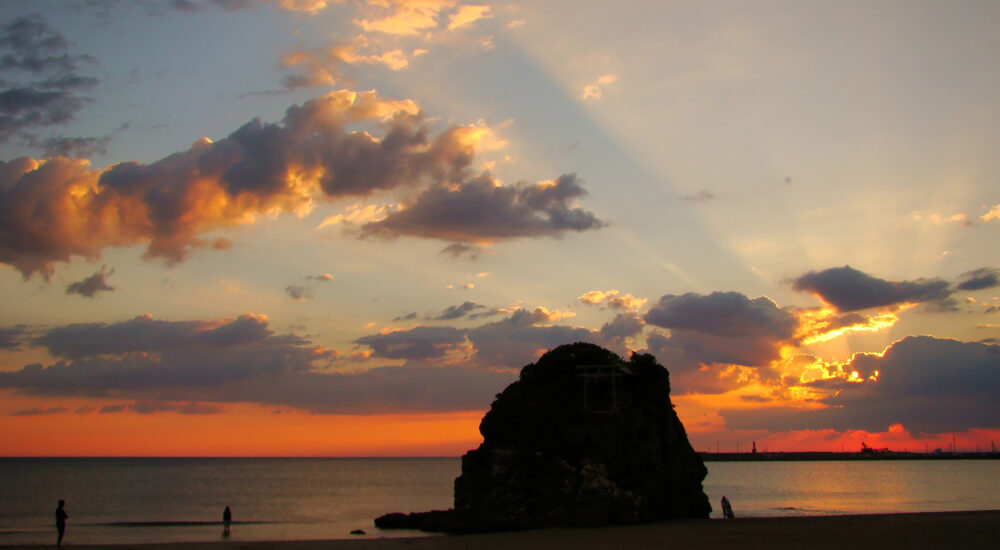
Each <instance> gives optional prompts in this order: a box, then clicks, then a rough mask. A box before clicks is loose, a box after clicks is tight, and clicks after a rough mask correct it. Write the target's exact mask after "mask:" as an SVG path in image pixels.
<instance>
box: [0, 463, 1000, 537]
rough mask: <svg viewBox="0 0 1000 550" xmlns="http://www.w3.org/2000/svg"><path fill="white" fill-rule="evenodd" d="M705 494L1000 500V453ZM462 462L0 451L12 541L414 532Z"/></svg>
mask: <svg viewBox="0 0 1000 550" xmlns="http://www.w3.org/2000/svg"><path fill="white" fill-rule="evenodd" d="M708 468H709V475H708V478H707V479H706V480H705V491H706V493H707V494H708V495H709V498H710V499H711V502H712V506H713V508H714V509H715V512H714V513H713V517H717V516H718V515H719V511H718V508H719V504H718V503H719V499H720V498H721V497H722V495H723V494H725V495H726V496H727V497H728V498H729V500H730V501H731V502H732V504H733V508H734V510H735V512H736V514H737V515H738V516H787V515H817V514H854V513H892V512H918V511H946V510H983V509H1000V461H995V460H990V461H986V460H983V461H974V460H973V461H865V462H711V463H708ZM459 472H460V461H459V459H457V458H428V459H420V458H416V459H393V458H388V459H385V458H366V459H354V458H351V459H348V458H334V459H221V458H220V459H175V458H172V459H148V458H138V459H134V458H118V459H107V458H99V459H13V458H8V459H0V487H2V491H0V546H2V545H8V544H26V543H27V544H52V543H53V542H54V539H55V528H54V526H53V519H52V518H53V512H54V510H55V505H56V502H57V501H58V500H59V499H60V498H62V499H65V500H66V509H67V511H68V512H69V516H70V519H69V527H68V529H67V535H66V539H65V542H67V543H69V544H84V543H98V544H100V543H140V542H170V541H208V540H218V539H220V538H221V536H222V525H221V519H222V510H223V509H224V508H225V507H226V506H230V507H231V508H232V510H233V520H234V525H233V528H232V535H231V537H230V540H288V539H329V538H350V537H352V535H350V534H349V533H350V531H351V530H353V529H363V530H365V531H366V533H367V534H366V535H364V536H367V537H381V536H402V535H413V534H417V533H413V532H409V533H407V532H398V531H392V532H381V531H379V530H378V529H377V528H375V527H374V525H372V520H373V518H375V517H376V516H378V515H381V514H383V513H385V512H390V511H392V512H396V511H398V512H413V511H421V510H431V509H442V508H449V507H450V506H451V503H452V482H453V480H454V478H455V477H456V476H457V475H458V474H459Z"/></svg>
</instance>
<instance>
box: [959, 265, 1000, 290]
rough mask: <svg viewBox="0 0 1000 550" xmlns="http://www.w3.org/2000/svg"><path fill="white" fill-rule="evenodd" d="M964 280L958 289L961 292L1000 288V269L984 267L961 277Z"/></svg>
mask: <svg viewBox="0 0 1000 550" xmlns="http://www.w3.org/2000/svg"><path fill="white" fill-rule="evenodd" d="M960 279H961V280H962V281H961V282H960V283H958V285H956V288H958V289H959V290H983V289H984V288H993V287H996V286H1000V269H997V268H993V267H982V268H979V269H974V270H972V271H967V272H965V273H963V274H962V275H961V277H960Z"/></svg>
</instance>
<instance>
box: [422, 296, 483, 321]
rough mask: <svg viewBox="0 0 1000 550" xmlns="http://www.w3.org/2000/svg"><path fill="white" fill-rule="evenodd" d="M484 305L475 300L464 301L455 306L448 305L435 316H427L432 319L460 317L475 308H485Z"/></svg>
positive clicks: (444, 319)
mask: <svg viewBox="0 0 1000 550" xmlns="http://www.w3.org/2000/svg"><path fill="white" fill-rule="evenodd" d="M485 307H486V306H483V305H479V304H477V303H475V302H469V301H465V302H462V303H461V304H460V305H457V306H448V307H447V308H445V310H444V311H442V312H441V313H440V314H439V315H437V316H435V317H428V319H429V320H432V321H447V320H451V319H461V318H462V317H465V316H466V315H468V314H470V313H472V312H473V311H475V310H477V309H485Z"/></svg>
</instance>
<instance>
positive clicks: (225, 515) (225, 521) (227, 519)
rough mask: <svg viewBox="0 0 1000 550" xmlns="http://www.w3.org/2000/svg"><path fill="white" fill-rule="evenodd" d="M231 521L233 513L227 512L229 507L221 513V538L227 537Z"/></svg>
mask: <svg viewBox="0 0 1000 550" xmlns="http://www.w3.org/2000/svg"><path fill="white" fill-rule="evenodd" d="M232 521H233V513H232V512H230V511H229V507H228V506H226V509H225V510H224V511H223V512H222V525H223V527H222V536H224V537H228V536H229V524H230V523H231V522H232Z"/></svg>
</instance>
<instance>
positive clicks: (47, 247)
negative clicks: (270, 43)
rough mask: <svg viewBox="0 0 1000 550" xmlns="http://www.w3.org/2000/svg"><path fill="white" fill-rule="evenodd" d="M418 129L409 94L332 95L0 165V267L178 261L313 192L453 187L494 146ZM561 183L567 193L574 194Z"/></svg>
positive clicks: (28, 270) (459, 131)
mask: <svg viewBox="0 0 1000 550" xmlns="http://www.w3.org/2000/svg"><path fill="white" fill-rule="evenodd" d="M362 121H375V122H379V123H381V126H382V127H383V128H384V131H385V135H386V136H391V138H392V141H391V144H387V143H386V142H385V141H384V140H383V139H381V138H378V137H375V136H373V135H371V134H369V133H368V132H364V131H350V130H349V129H348V127H349V126H350V125H352V124H355V123H358V122H362ZM428 134H429V133H428V131H427V128H426V127H425V126H424V124H423V119H422V117H421V116H420V114H419V108H418V107H417V105H416V104H415V103H414V102H413V101H410V100H400V101H392V100H385V99H382V98H380V97H379V96H378V95H377V94H376V93H375V92H374V91H369V92H353V91H348V90H337V91H333V92H330V93H328V94H326V95H324V96H322V97H319V98H316V99H312V100H309V101H307V102H305V103H303V104H301V105H294V106H292V107H290V108H289V109H288V110H287V112H286V115H285V118H284V119H283V121H282V122H281V123H280V124H273V123H268V124H265V123H262V122H261V121H260V120H254V121H251V122H249V123H247V124H245V125H244V126H243V127H241V128H239V129H238V130H236V131H235V132H233V133H232V134H230V135H229V136H228V137H226V138H224V139H222V140H220V141H218V142H212V141H211V140H209V139H207V138H203V139H200V140H198V141H196V142H195V143H194V144H193V145H192V146H191V148H190V149H188V150H186V151H182V152H179V153H175V154H173V155H170V156H168V157H165V158H163V159H161V160H159V161H156V162H153V163H151V164H140V163H135V162H126V163H121V164H117V165H114V166H111V167H110V168H108V169H106V170H103V171H101V170H93V169H91V168H90V167H89V165H88V164H87V162H86V161H82V160H69V159H65V158H59V157H57V158H53V159H49V160H35V159H31V158H20V159H15V160H12V161H9V162H0V235H2V237H3V238H2V239H0V262H2V263H5V264H9V265H12V266H14V267H15V268H17V269H18V270H20V271H21V273H22V274H23V275H24V276H25V277H30V276H31V275H32V274H34V273H42V274H43V275H45V276H48V275H49V274H51V273H52V264H53V263H54V262H61V261H63V262H64V261H69V260H70V259H71V258H72V257H74V256H82V257H85V258H91V259H93V258H97V257H98V256H99V255H100V252H101V250H102V249H103V248H105V247H109V246H111V247H122V246H132V245H136V244H146V245H147V250H146V257H147V258H163V259H165V260H166V261H168V262H177V261H180V260H183V259H184V258H185V256H186V255H187V254H188V253H189V252H190V251H191V250H193V249H198V248H213V247H215V248H218V246H217V245H218V244H219V241H218V240H213V241H206V240H204V239H203V238H202V237H201V235H202V234H204V233H206V232H209V231H213V230H217V229H222V228H228V227H235V226H239V225H243V224H247V223H252V222H254V221H255V220H257V219H258V218H260V217H261V216H265V215H275V214H278V213H281V212H289V213H295V214H297V215H300V216H302V215H305V214H307V213H308V212H309V211H310V210H311V209H312V208H313V201H314V200H315V199H316V198H317V197H329V198H340V197H351V196H355V197H364V196H368V195H371V194H373V193H376V192H379V191H384V190H389V189H393V188H396V187H398V186H401V185H408V186H417V185H421V184H430V183H437V184H447V185H448V187H447V188H449V189H453V190H457V189H463V188H464V187H463V186H465V185H467V184H465V183H462V182H463V181H464V180H465V178H466V177H467V176H468V175H469V169H468V167H469V165H470V164H471V162H472V160H473V158H474V157H475V155H476V152H477V151H478V150H480V149H482V148H490V147H496V146H500V145H502V144H503V142H502V141H499V140H497V139H496V138H495V137H494V136H493V134H492V132H491V131H490V130H489V128H487V127H485V126H483V125H477V126H471V127H451V128H448V129H446V130H444V131H443V132H441V133H440V134H438V135H437V136H433V137H432V136H429V135H428ZM568 185H569V187H566V188H565V191H567V192H569V193H570V194H571V195H579V194H582V189H579V187H578V186H576V184H574V183H569V184H568ZM491 187H492V186H491ZM564 187H565V186H564ZM559 189H560V190H558V191H557V190H553V191H547V192H541V191H540V192H538V193H536V194H535V195H536V196H535V198H533V199H532V200H535V201H542V202H539V203H538V204H539V205H540V207H545V208H550V205H547V204H543V202H544V201H546V200H549V199H548V198H545V197H546V196H548V195H552V199H553V200H557V199H558V197H556V195H557V194H559V193H561V192H562V190H564V189H563V187H560V188H559ZM498 190H503V191H505V192H506V188H502V189H498ZM456 196H457V195H456ZM462 196H467V195H464V194H463V195H462ZM567 196H568V195H567ZM558 200H561V199H558ZM494 202H495V201H494ZM481 206H483V207H486V208H491V206H490V205H481ZM493 207H504V205H502V204H495V205H493ZM525 214H534V212H531V213H528V212H526V213H525ZM345 219H346V218H345ZM571 219H572V218H571ZM338 221H344V220H338ZM478 221H479V222H482V220H478ZM425 222H429V220H421V221H420V222H418V223H425ZM469 222H470V224H474V223H475V222H476V220H469ZM330 223H334V222H333V221H331V222H330ZM369 225H370V224H369ZM473 230H474V228H472V227H469V228H467V229H466V231H473ZM460 231H461V230H460ZM451 238H455V237H451ZM461 240H468V239H461Z"/></svg>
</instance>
